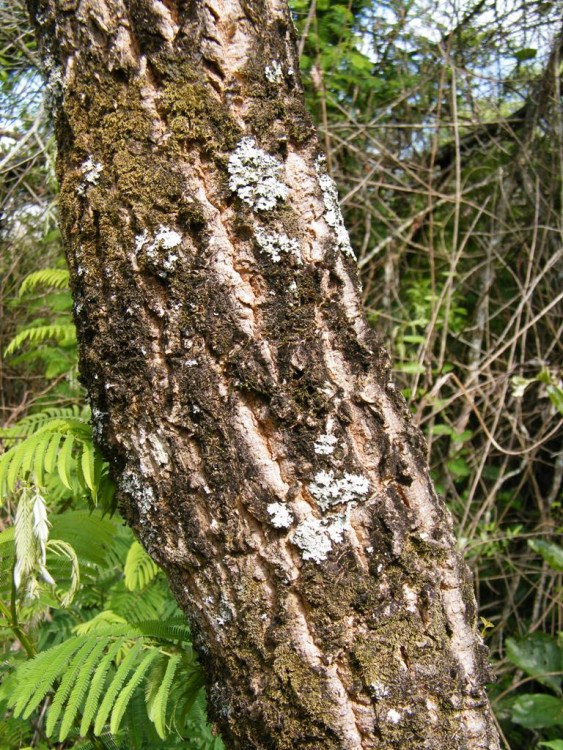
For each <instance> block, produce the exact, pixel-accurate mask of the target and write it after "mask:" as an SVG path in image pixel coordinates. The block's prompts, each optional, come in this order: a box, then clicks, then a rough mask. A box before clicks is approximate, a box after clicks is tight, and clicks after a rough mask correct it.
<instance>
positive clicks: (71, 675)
mask: <svg viewBox="0 0 563 750" xmlns="http://www.w3.org/2000/svg"><path fill="white" fill-rule="evenodd" d="M96 645H97V644H96V641H95V640H93V639H92V640H87V641H86V643H84V645H83V646H82V647H81V648H79V649H78V651H77V652H76V653H75V654H74V656H73V657H72V659H71V660H70V662H69V663H68V666H67V668H66V669H65V671H64V674H63V676H62V679H61V684H60V685H59V687H58V688H57V692H56V693H55V698H54V700H53V703H52V704H51V707H50V708H49V713H48V715H47V721H46V723H45V733H46V735H47V737H51V736H52V734H53V730H54V728H55V724H56V723H57V720H58V718H59V716H60V714H61V711H62V709H63V706H64V704H65V702H66V700H67V698H68V696H69V693H70V691H71V690H72V686H73V685H74V683H75V682H76V679H77V678H78V675H79V674H80V670H81V668H82V665H83V663H84V661H85V660H86V658H87V657H88V655H89V654H90V653H91V652H92V650H93V649H94V648H95V646H96Z"/></svg>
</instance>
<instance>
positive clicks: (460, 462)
mask: <svg viewBox="0 0 563 750" xmlns="http://www.w3.org/2000/svg"><path fill="white" fill-rule="evenodd" d="M446 466H447V467H448V469H449V470H450V471H451V473H452V474H453V475H454V477H456V478H463V477H467V476H469V474H471V469H470V467H469V465H468V463H467V461H465V459H463V458H453V459H450V460H449V461H447V462H446Z"/></svg>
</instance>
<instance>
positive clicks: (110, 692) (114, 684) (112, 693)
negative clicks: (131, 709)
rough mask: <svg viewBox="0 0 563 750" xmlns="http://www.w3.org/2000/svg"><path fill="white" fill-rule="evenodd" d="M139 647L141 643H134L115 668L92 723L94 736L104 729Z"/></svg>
mask: <svg viewBox="0 0 563 750" xmlns="http://www.w3.org/2000/svg"><path fill="white" fill-rule="evenodd" d="M141 646H142V644H141V642H138V643H136V644H135V645H134V646H133V647H132V648H131V649H130V650H129V652H128V654H127V656H126V657H125V658H124V659H123V661H122V662H121V664H120V665H119V667H118V668H117V672H116V673H115V676H114V678H113V680H112V681H111V683H110V685H109V687H108V689H107V691H106V694H105V696H104V699H103V701H102V704H101V706H100V709H99V711H98V715H97V716H96V721H95V723H94V734H100V732H101V731H102V729H103V728H104V725H105V723H106V721H107V718H108V715H109V712H110V711H111V708H112V706H113V705H114V703H115V700H116V698H117V695H118V693H119V691H120V690H121V686H122V685H123V683H124V682H125V680H126V678H127V675H128V674H129V672H130V671H131V669H132V668H133V664H134V662H135V659H136V658H137V656H138V654H139V651H140V650H141Z"/></svg>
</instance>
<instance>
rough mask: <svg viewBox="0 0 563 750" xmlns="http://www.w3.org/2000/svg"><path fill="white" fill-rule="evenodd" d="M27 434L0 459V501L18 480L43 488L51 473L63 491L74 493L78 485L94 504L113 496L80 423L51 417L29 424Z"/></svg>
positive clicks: (85, 426) (85, 428) (88, 433)
mask: <svg viewBox="0 0 563 750" xmlns="http://www.w3.org/2000/svg"><path fill="white" fill-rule="evenodd" d="M30 430H33V432H32V434H30V435H29V436H28V437H27V438H25V439H24V440H22V441H21V442H20V443H18V444H16V445H13V446H12V447H11V448H9V449H8V450H7V451H6V452H5V453H4V454H2V455H1V456H0V499H1V498H2V496H3V495H4V494H5V491H8V492H13V491H14V488H15V486H16V483H17V482H18V481H19V480H34V481H35V483H36V484H37V485H38V486H43V484H44V479H45V474H54V473H57V474H58V477H59V478H60V481H61V483H62V485H63V486H64V487H65V488H66V489H68V490H71V491H76V490H77V488H78V485H79V486H80V487H82V488H83V489H84V490H85V491H87V492H89V493H90V495H91V498H92V502H93V503H94V504H95V502H96V499H97V495H98V492H103V493H105V495H108V494H109V497H110V498H111V497H112V496H113V492H114V491H115V488H114V487H113V483H112V482H111V480H110V479H109V476H108V474H107V468H106V465H105V464H104V461H103V459H102V457H101V456H100V455H99V454H98V452H97V450H96V448H95V447H94V444H93V441H92V428H91V427H90V425H89V424H88V423H87V422H86V421H85V420H84V419H82V418H81V417H78V416H67V417H54V418H50V419H48V420H43V421H42V422H35V423H33V424H32V426H31V427H30ZM12 440H13V438H12ZM96 482H99V484H96ZM106 485H107V487H106ZM104 507H106V506H104ZM107 509H108V510H109V509H110V504H109V503H108V506H107Z"/></svg>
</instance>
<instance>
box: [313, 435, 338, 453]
mask: <svg viewBox="0 0 563 750" xmlns="http://www.w3.org/2000/svg"><path fill="white" fill-rule="evenodd" d="M337 443H338V438H336V437H334V435H329V434H327V435H321V436H320V437H318V438H317V439H316V440H315V442H314V448H315V453H318V454H319V455H320V456H329V455H330V454H331V453H334V449H335V447H336V444H337Z"/></svg>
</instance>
